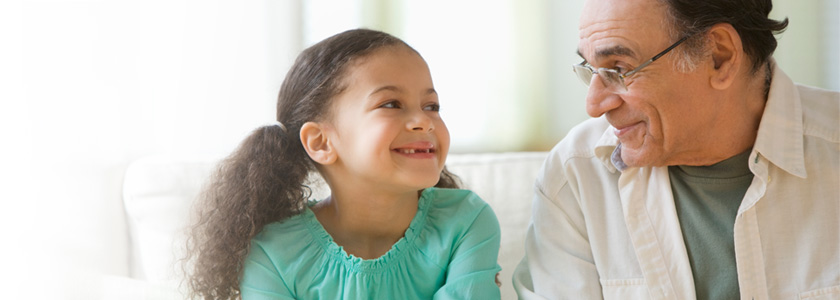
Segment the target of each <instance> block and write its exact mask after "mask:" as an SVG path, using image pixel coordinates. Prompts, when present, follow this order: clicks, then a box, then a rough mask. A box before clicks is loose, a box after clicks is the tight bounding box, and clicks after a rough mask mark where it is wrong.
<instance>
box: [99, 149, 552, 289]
mask: <svg viewBox="0 0 840 300" xmlns="http://www.w3.org/2000/svg"><path fill="white" fill-rule="evenodd" d="M546 155H547V153H545V152H511V153H486V154H452V155H450V156H449V158H448V160H447V166H448V168H449V169H450V171H452V172H453V173H455V174H457V175H458V176H460V178H461V180H462V181H463V183H464V184H465V187H466V188H468V189H471V190H473V191H475V192H476V193H477V194H478V195H479V196H481V197H482V198H483V199H484V200H485V201H487V202H488V203H489V204H490V206H491V207H493V209H494V211H495V212H496V215H497V216H498V218H499V223H500V224H501V230H502V244H501V249H500V251H499V264H500V265H501V266H502V272H501V275H500V279H501V281H502V299H516V295H515V293H514V291H513V288H512V286H511V275H512V273H513V270H514V268H515V267H516V265H517V264H518V263H519V260H520V259H521V258H522V256H523V255H524V248H523V245H524V238H525V231H526V229H527V226H528V223H529V221H530V216H531V198H532V193H533V190H532V188H533V183H534V179H535V178H536V175H537V172H538V171H539V169H540V167H541V166H542V163H543V160H544V159H545V157H546ZM217 161H218V158H215V157H161V156H157V157H148V158H144V159H140V160H138V161H136V162H134V163H132V164H131V165H130V166H129V168H128V169H127V171H126V174H125V181H124V184H123V201H124V205H125V211H126V219H127V220H126V221H127V225H128V234H129V237H128V240H129V243H130V246H129V247H128V249H129V251H130V253H129V261H128V263H129V266H128V268H129V270H130V276H131V277H130V278H126V277H119V276H108V277H105V278H104V280H103V284H102V288H103V290H102V295H103V298H105V299H180V298H183V296H182V295H181V294H179V288H178V284H179V283H180V279H179V278H180V276H179V275H178V274H180V271H179V270H180V269H179V267H178V264H176V263H175V261H176V259H177V258H178V257H180V256H181V255H182V253H183V250H182V249H183V248H182V247H183V244H184V231H183V229H184V228H185V226H186V225H187V223H188V221H187V220H188V216H189V214H190V209H191V204H192V202H193V200H194V199H195V197H196V195H197V193H198V191H199V190H200V188H201V186H202V184H203V182H204V181H205V180H206V179H207V178H208V176H209V174H210V173H211V171H212V170H213V169H214V164H215V163H216V162H217ZM327 192H328V191H326V190H325V189H323V188H322V189H320V190H318V191H316V193H315V197H317V198H321V197H323V195H325V194H326V193H327Z"/></svg>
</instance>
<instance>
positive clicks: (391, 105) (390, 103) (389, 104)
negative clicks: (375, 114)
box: [379, 100, 401, 108]
mask: <svg viewBox="0 0 840 300" xmlns="http://www.w3.org/2000/svg"><path fill="white" fill-rule="evenodd" d="M379 107H381V108H400V107H401V105H400V102H399V101H396V100H392V101H388V102H385V103H383V104H382V105H380V106H379Z"/></svg>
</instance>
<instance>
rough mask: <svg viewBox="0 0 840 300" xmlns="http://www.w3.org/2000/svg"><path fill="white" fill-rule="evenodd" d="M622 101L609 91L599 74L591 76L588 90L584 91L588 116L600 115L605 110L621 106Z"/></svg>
mask: <svg viewBox="0 0 840 300" xmlns="http://www.w3.org/2000/svg"><path fill="white" fill-rule="evenodd" d="M623 101H624V100H623V99H621V97H619V96H618V95H617V94H615V93H613V92H611V91H610V89H609V88H608V87H607V86H606V85H605V84H604V80H602V78H601V76H600V75H598V74H594V75H593V76H592V79H591V80H590V81H589V90H587V92H586V113H587V114H589V116H590V117H593V118H597V117H600V116H601V115H603V114H605V113H606V112H608V111H611V110H613V109H616V108H618V107H619V106H621V103H622V102H623Z"/></svg>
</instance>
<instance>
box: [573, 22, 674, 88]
mask: <svg viewBox="0 0 840 300" xmlns="http://www.w3.org/2000/svg"><path fill="white" fill-rule="evenodd" d="M689 37H691V35H686V36H684V37H683V38H681V39H680V40H678V41H677V42H675V43H674V44H672V45H671V46H669V47H668V48H666V49H665V50H662V52H659V54H656V55H654V56H653V57H652V58H651V59H649V60H648V61H646V62H644V63H643V64H641V65H639V66H638V67H636V68H635V69H633V70H630V71H627V72H624V74H621V73H619V72H618V71H616V70H615V69H610V68H597V69H595V68H593V67H592V65H589V64H587V63H586V60H585V59H584V60H583V62H581V63H579V64H573V65H572V71H574V72H575V74H577V75H578V78H580V80H581V81H583V83H584V84H586V85H587V86H589V83H590V82H591V81H592V75H595V74H598V77H601V81H602V82H603V83H604V86H606V87H607V88H610V87H613V89H615V88H621V89H620V90H617V91H616V90H613V92H616V93H624V92H627V84H626V83H624V78H627V77H630V76H633V74H636V72H639V71H640V70H642V68H644V67H647V66H648V65H649V64H651V63H653V62H654V61H656V60H657V59H659V58H660V57H662V56H664V55H665V54H668V52H671V50H673V49H674V48H676V47H677V46H679V45H680V44H682V43H683V42H685V40H687V39H688V38H689ZM584 70H586V71H587V72H588V73H589V74H585V73H584V74H581V73H579V71H580V72H582V71H584ZM599 72H607V73H613V74H616V75H618V77H617V79H615V81H614V82H613V81H605V80H610V79H604V76H603V75H601V74H600V73H599ZM582 75H584V76H586V77H588V78H589V81H587V80H586V79H584V78H583V77H582Z"/></svg>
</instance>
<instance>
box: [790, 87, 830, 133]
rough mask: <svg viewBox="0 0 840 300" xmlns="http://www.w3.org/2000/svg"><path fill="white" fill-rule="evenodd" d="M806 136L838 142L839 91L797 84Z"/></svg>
mask: <svg viewBox="0 0 840 300" xmlns="http://www.w3.org/2000/svg"><path fill="white" fill-rule="evenodd" d="M796 88H797V90H798V92H799V98H800V99H801V101H802V117H803V120H802V121H803V127H804V128H803V129H804V131H805V132H804V133H805V135H807V136H814V137H817V138H821V139H825V140H827V141H829V142H834V143H838V142H840V126H837V125H838V124H840V92H837V91H830V90H825V89H820V88H815V87H810V86H805V85H800V84H797V85H796Z"/></svg>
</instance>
